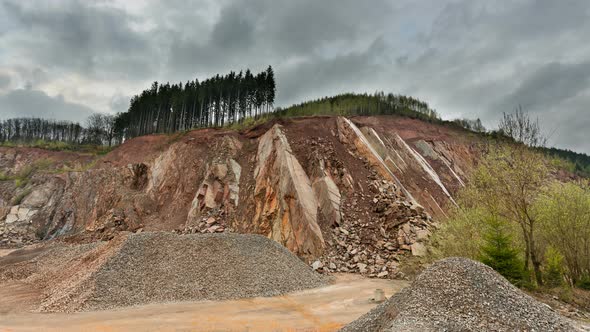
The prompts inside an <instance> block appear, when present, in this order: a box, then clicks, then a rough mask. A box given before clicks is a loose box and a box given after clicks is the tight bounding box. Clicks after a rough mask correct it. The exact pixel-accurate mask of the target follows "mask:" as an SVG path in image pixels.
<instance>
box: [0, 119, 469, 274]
mask: <svg viewBox="0 0 590 332" xmlns="http://www.w3.org/2000/svg"><path fill="white" fill-rule="evenodd" d="M277 122H279V123H281V124H280V125H278V124H276V123H272V122H271V123H267V124H264V125H261V126H258V127H255V128H252V129H250V130H249V131H247V132H245V133H240V132H236V131H231V130H225V129H202V130H195V131H190V132H187V133H182V134H177V135H173V136H168V135H150V136H144V137H138V138H134V139H130V140H128V141H126V142H125V143H124V144H122V145H121V146H119V147H117V148H116V149H115V150H114V151H112V152H110V153H108V154H107V155H104V156H94V157H91V156H87V155H82V154H80V155H78V154H76V153H62V152H56V151H45V150H40V149H27V148H17V149H8V148H0V172H2V173H5V175H6V176H5V177H4V178H5V179H6V178H9V180H4V181H0V246H1V245H18V244H19V243H21V244H22V243H28V242H30V241H34V240H40V239H51V238H54V237H59V236H62V235H67V236H71V237H74V238H75V239H80V238H81V239H84V240H88V239H107V240H108V239H111V238H113V237H114V236H116V234H117V233H118V232H121V231H132V232H140V231H157V230H163V231H171V230H175V231H177V232H180V233H197V232H198V233H219V232H239V233H256V234H262V235H265V236H267V237H270V238H272V239H274V240H276V241H277V242H279V243H281V244H283V245H285V246H286V247H287V248H289V249H290V250H291V251H293V252H294V253H296V254H297V255H299V256H300V257H302V258H305V259H307V260H309V261H315V260H318V259H319V260H320V263H322V264H321V265H322V266H321V267H320V268H318V269H319V270H321V271H355V272H359V271H362V272H363V273H365V274H367V275H370V276H381V277H383V276H384V273H385V272H387V274H386V275H385V276H386V277H389V276H391V275H394V274H396V273H397V272H396V270H397V269H396V266H395V265H396V262H397V261H396V257H397V256H399V255H412V254H413V255H422V254H424V250H425V246H424V245H423V244H424V243H425V241H426V238H427V237H428V235H429V233H430V232H431V228H432V227H434V225H435V223H434V222H433V221H432V220H431V219H430V217H428V216H429V215H432V216H433V217H434V218H435V220H436V218H437V217H439V216H442V215H444V211H445V210H446V208H447V207H448V206H449V205H450V204H452V196H453V195H454V193H455V191H456V190H457V189H458V188H460V187H461V186H462V185H463V184H464V182H463V181H464V179H466V175H467V174H468V171H469V169H470V167H471V165H472V161H473V159H474V158H475V157H473V155H474V153H473V152H472V145H471V143H470V142H466V141H465V140H460V139H457V137H458V136H456V135H459V134H460V133H459V134H457V133H454V132H453V130H452V129H449V128H446V127H443V126H439V125H436V124H428V123H423V122H420V121H418V120H408V119H400V118H394V117H355V118H352V119H346V118H343V117H321V118H318V117H309V118H294V119H288V120H279V121H277ZM92 158H94V159H92ZM48 160H52V161H51V162H50V163H48V162H47V161H48ZM38 162H39V163H40V164H43V165H49V164H50V166H49V167H48V168H43V169H42V170H38V171H36V172H33V173H32V175H30V176H28V177H27V178H26V179H23V180H22V181H21V180H19V182H18V185H17V181H16V180H13V178H14V177H16V176H21V175H19V174H22V173H23V169H24V170H26V167H27V165H29V164H35V163H38ZM383 181H385V182H383ZM17 201H18V202H17ZM15 206H16V207H15ZM422 207H423V208H422ZM21 209H23V210H22V211H20V210H21ZM75 239H74V240H75ZM9 241H12V242H9ZM353 252H354V253H353ZM355 257H356V258H355ZM385 260H386V261H388V262H392V263H389V265H387V264H384V263H383V261H385ZM359 264H360V265H359ZM384 267H385V269H384Z"/></svg>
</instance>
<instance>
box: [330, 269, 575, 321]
mask: <svg viewBox="0 0 590 332" xmlns="http://www.w3.org/2000/svg"><path fill="white" fill-rule="evenodd" d="M575 330H576V329H575V328H574V326H573V325H571V323H570V322H569V321H568V320H567V319H566V318H564V317H561V316H560V315H559V314H557V313H556V312H554V311H553V310H551V309H550V308H549V307H548V306H547V305H545V304H543V303H540V302H538V301H536V300H535V299H533V298H532V297H530V296H528V295H526V294H525V293H523V292H522V291H520V290H519V289H518V288H516V287H515V286H513V285H512V284H510V282H508V281H507V280H506V279H505V278H503V277H502V276H501V275H499V274H498V273H496V272H495V271H494V270H492V269H491V268H490V267H488V266H486V265H484V264H481V263H478V262H475V261H472V260H469V259H466V258H447V259H444V260H440V261H438V262H436V263H434V264H432V265H431V266H430V267H429V268H428V269H426V270H425V271H424V272H423V273H422V274H420V275H419V276H418V278H417V279H416V280H415V281H414V282H413V283H412V285H411V286H410V287H408V288H406V289H404V290H402V291H401V292H399V293H397V294H395V295H394V296H392V297H391V298H390V299H389V300H387V301H386V302H384V303H382V304H381V305H379V306H377V307H376V308H374V309H373V310H371V311H370V312H369V313H367V314H365V315H363V316H362V317H360V318H359V319H357V320H356V321H354V322H352V323H350V324H349V325H347V326H345V327H344V328H343V329H342V330H341V331H344V332H351V331H575Z"/></svg>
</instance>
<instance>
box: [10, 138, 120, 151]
mask: <svg viewBox="0 0 590 332" xmlns="http://www.w3.org/2000/svg"><path fill="white" fill-rule="evenodd" d="M0 146H3V147H29V148H39V149H44V150H51V151H72V152H79V153H88V154H92V155H104V154H107V153H109V152H110V151H112V150H113V147H109V146H104V145H100V144H77V143H67V142H61V141H48V140H42V139H36V140H32V141H27V140H18V141H4V142H0Z"/></svg>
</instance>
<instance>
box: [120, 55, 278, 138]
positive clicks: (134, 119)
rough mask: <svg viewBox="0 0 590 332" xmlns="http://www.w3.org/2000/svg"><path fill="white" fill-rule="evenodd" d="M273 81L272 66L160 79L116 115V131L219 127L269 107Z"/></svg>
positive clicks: (134, 133) (135, 132)
mask: <svg viewBox="0 0 590 332" xmlns="http://www.w3.org/2000/svg"><path fill="white" fill-rule="evenodd" d="M275 94H276V83H275V78H274V72H273V69H272V67H271V66H269V67H268V68H267V69H266V71H262V72H260V73H258V74H256V75H254V74H252V72H251V71H250V70H249V69H247V70H246V71H245V72H242V71H240V72H239V73H237V74H236V73H235V72H233V71H232V72H230V73H229V74H226V75H223V76H220V75H216V76H214V77H211V78H208V79H206V80H204V81H201V82H199V80H198V79H195V80H194V81H188V82H186V83H185V84H182V83H178V84H170V83H166V84H159V83H158V82H154V83H153V84H152V86H151V87H150V88H149V89H147V90H144V91H143V92H142V93H141V94H139V95H136V96H134V97H133V98H131V102H130V105H129V110H128V111H127V112H125V113H120V114H118V115H117V118H116V120H115V132H116V133H117V135H118V136H119V137H124V138H131V137H136V136H141V135H147V134H152V133H173V132H178V131H184V130H188V129H193V128H205V127H222V126H224V125H229V124H232V123H234V122H237V121H240V120H243V119H245V118H247V117H259V116H261V115H263V114H267V113H270V112H272V111H273V110H274V107H273V105H274V101H275Z"/></svg>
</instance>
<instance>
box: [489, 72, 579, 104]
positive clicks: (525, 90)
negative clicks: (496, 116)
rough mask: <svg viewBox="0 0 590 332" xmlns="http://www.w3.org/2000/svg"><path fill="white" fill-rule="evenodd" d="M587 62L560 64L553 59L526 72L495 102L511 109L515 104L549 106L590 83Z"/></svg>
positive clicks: (573, 95) (560, 101)
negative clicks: (517, 84)
mask: <svg viewBox="0 0 590 332" xmlns="http://www.w3.org/2000/svg"><path fill="white" fill-rule="evenodd" d="M589 83H590V62H585V63H576V64H563V63H557V62H552V63H548V64H546V65H543V66H541V67H540V68H539V69H537V70H536V71H535V72H533V73H532V74H531V75H528V77H526V78H525V79H524V80H523V81H522V83H520V85H519V86H518V88H517V89H516V90H515V91H513V92H511V93H510V94H509V95H508V96H506V97H505V98H503V99H502V100H500V101H499V103H498V104H496V105H495V107H494V108H495V109H498V110H502V111H505V112H511V111H512V110H514V108H515V107H516V106H517V105H522V106H523V107H525V108H528V109H531V110H534V111H542V110H543V109H545V110H551V109H552V108H554V107H556V106H558V105H559V104H561V103H563V102H565V101H566V100H568V99H569V98H572V97H575V96H576V95H577V94H578V93H580V92H583V91H584V90H588V88H589V87H590V84H589Z"/></svg>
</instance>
